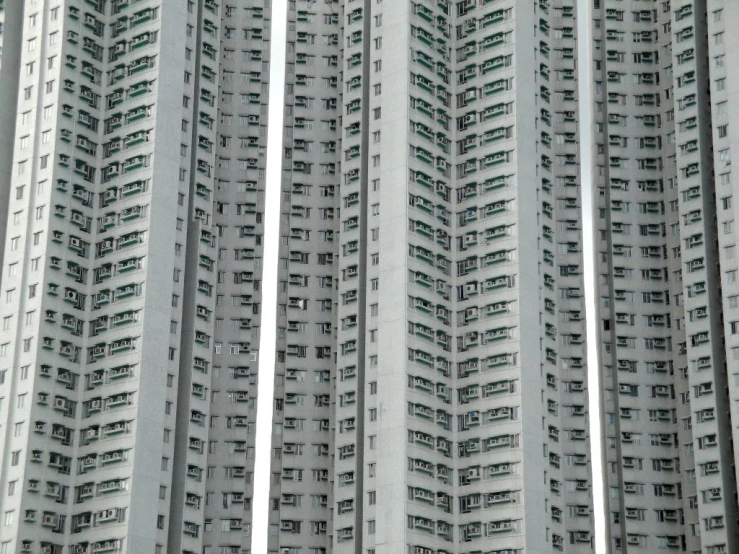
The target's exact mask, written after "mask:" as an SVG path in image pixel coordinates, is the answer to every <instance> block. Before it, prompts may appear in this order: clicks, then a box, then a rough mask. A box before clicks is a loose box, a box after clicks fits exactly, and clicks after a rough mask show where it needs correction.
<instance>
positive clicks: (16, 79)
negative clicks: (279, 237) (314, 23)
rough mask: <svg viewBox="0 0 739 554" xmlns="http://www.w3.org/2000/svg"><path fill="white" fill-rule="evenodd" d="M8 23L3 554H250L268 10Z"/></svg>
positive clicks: (174, 4)
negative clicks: (243, 553) (113, 553)
mask: <svg viewBox="0 0 739 554" xmlns="http://www.w3.org/2000/svg"><path fill="white" fill-rule="evenodd" d="M0 11H2V19H0V21H3V24H4V28H3V45H2V47H3V50H2V68H1V69H0V106H1V107H0V110H1V115H0V121H2V123H3V126H4V132H3V136H2V139H0V140H2V142H0V171H2V174H3V176H4V178H5V177H7V178H8V179H9V181H7V182H5V183H4V184H3V187H2V189H3V192H2V195H3V196H2V197H1V198H0V200H1V201H2V206H3V209H2V212H3V215H2V218H3V223H4V224H3V225H2V228H3V231H2V232H3V233H4V235H3V237H4V239H3V244H4V249H5V251H6V252H7V255H6V256H5V257H4V260H3V267H2V295H3V298H4V299H5V301H4V302H3V303H2V306H1V307H0V318H2V321H3V330H2V335H1V336H2V344H0V421H1V422H2V427H1V428H2V433H0V464H1V465H0V517H1V518H2V520H0V551H2V552H3V554H10V553H25V552H28V553H31V552H33V553H43V554H62V553H63V554H85V553H103V552H149V553H155V554H160V553H162V552H183V553H191V554H194V553H197V554H201V553H211V552H212V553H214V554H215V552H218V553H219V554H224V553H229V554H231V553H233V552H249V545H250V540H251V539H250V534H251V527H250V525H251V524H250V522H251V491H252V471H253V458H254V444H253V440H254V421H255V416H256V412H255V408H256V405H255V403H256V398H255V397H256V390H255V389H256V380H257V367H258V342H257V341H258V340H259V320H260V315H259V314H260V312H261V310H260V307H261V296H260V282H261V263H260V262H261V253H262V248H263V246H262V241H261V235H262V223H263V221H262V216H263V209H264V163H265V149H266V124H267V121H266V103H267V96H268V89H267V86H268V85H267V83H268V79H267V75H268V72H269V63H268V58H269V42H267V41H268V39H269V20H270V11H269V9H268V6H266V5H265V4H263V3H262V2H253V3H250V4H249V6H241V5H239V6H236V5H226V4H224V3H221V2H216V1H215V0H164V1H159V2H154V1H151V0H116V1H107V0H94V1H93V0H88V1H82V0H76V1H73V0H67V1H64V0H29V1H28V2H4V3H0Z"/></svg>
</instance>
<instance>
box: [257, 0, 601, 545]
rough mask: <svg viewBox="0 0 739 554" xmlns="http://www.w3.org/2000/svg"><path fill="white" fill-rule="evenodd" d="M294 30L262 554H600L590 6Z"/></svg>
mask: <svg viewBox="0 0 739 554" xmlns="http://www.w3.org/2000/svg"><path fill="white" fill-rule="evenodd" d="M288 10H289V11H288V23H287V61H286V73H285V75H286V90H285V94H286V96H285V118H286V120H285V133H284V145H283V146H284V152H283V166H282V171H283V173H282V195H283V197H282V205H281V220H280V237H281V243H280V255H279V257H280V266H279V275H280V277H279V280H280V282H279V290H280V292H279V299H278V312H277V314H278V315H277V317H278V329H277V337H278V338H277V341H278V343H277V364H276V374H275V399H274V400H275V413H274V421H275V425H274V435H273V444H272V446H273V450H272V452H271V456H272V475H271V493H270V502H271V505H270V529H269V540H270V545H269V552H272V553H279V554H326V553H329V552H331V553H348V552H362V553H365V554H374V553H378V554H379V553H383V554H390V553H393V554H401V553H402V554H445V553H455V554H456V553H459V554H472V553H480V552H485V553H487V554H503V553H506V554H511V553H516V554H522V553H524V552H556V551H563V552H573V553H574V552H592V550H593V546H592V533H593V517H592V497H591V472H590V454H589V452H590V451H589V432H588V427H589V425H588V408H587V406H588V400H587V392H586V389H587V369H586V364H585V358H586V353H585V345H584V343H585V340H584V336H585V327H584V321H583V320H584V309H585V307H584V301H583V287H584V281H583V276H582V263H583V254H582V251H581V244H582V230H581V221H582V207H581V201H580V184H579V179H578V173H579V158H578V117H577V111H578V104H577V78H576V71H577V66H576V59H577V40H576V29H575V28H576V17H575V16H576V13H575V2H574V1H569V0H562V1H559V0H557V1H541V2H514V1H513V0H499V1H495V2H491V1H488V2H485V1H477V0H471V1H462V2H448V1H445V0H438V1H433V2H432V1H430V0H425V1H390V0H384V1H383V0H365V1H354V2H341V1H333V2H331V1H328V2H313V1H305V0H297V1H291V2H289V3H288Z"/></svg>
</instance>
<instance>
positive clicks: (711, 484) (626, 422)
mask: <svg viewBox="0 0 739 554" xmlns="http://www.w3.org/2000/svg"><path fill="white" fill-rule="evenodd" d="M593 18H594V19H593V21H592V23H593V33H594V35H593V38H594V41H593V48H594V50H593V52H594V63H595V67H594V70H595V72H594V73H595V78H594V84H593V86H594V93H595V101H596V121H595V123H596V134H595V137H596V143H597V151H596V153H595V154H596V157H595V159H596V163H595V174H594V176H593V179H594V183H595V186H596V187H597V190H598V193H599V194H598V197H597V202H598V206H597V208H598V212H597V213H596V214H594V217H595V221H596V229H597V230H598V232H599V233H600V236H599V237H596V244H597V245H598V256H599V260H598V263H599V264H600V269H599V273H600V276H599V277H600V281H599V284H598V287H599V303H598V311H599V313H598V316H599V319H598V326H599V329H600V338H601V340H600V343H601V344H600V347H601V348H600V351H599V355H600V358H601V362H602V364H601V365H602V382H603V390H602V393H601V394H602V397H603V400H604V404H603V407H604V414H603V415H604V418H603V431H604V437H605V444H604V450H603V453H602V456H603V460H604V468H605V481H606V482H605V487H606V488H605V491H604V492H605V496H606V502H607V510H606V512H607V517H608V522H607V532H608V541H609V548H610V549H611V550H610V551H613V552H629V553H637V552H655V551H658V550H661V549H672V550H675V551H682V552H691V553H693V554H697V553H704V554H718V553H725V552H735V551H737V549H738V548H739V544H737V522H736V519H737V518H736V514H737V506H736V474H735V471H736V468H735V467H734V465H735V460H736V457H737V453H736V450H735V438H734V437H735V429H734V426H733V425H732V422H735V421H736V417H737V414H736V409H737V406H736V397H737V387H736V384H737V377H736V373H737V359H739V350H737V349H736V338H735V336H734V335H735V334H736V333H737V332H738V331H739V329H737V328H736V323H735V322H734V319H736V315H735V312H736V307H737V296H736V290H735V289H736V287H737V285H736V283H735V281H736V259H735V258H736V256H735V239H736V232H735V227H734V214H735V212H736V208H735V206H734V203H733V200H732V197H733V191H734V188H735V185H734V184H732V181H733V180H734V179H733V178H732V171H731V159H730V151H731V145H732V142H734V140H735V136H736V126H735V125H734V124H733V122H732V121H731V120H732V119H734V118H735V117H736V116H735V112H736V105H735V102H736V79H737V77H736V74H737V63H736V59H735V57H733V56H732V55H731V52H732V46H736V40H737V39H736V33H735V32H734V30H735V28H736V27H735V26H736V24H737V23H739V6H737V5H736V3H735V2H728V1H700V0H699V1H672V2H659V3H657V2H654V3H646V2H632V3H628V4H627V3H624V2H617V1H611V0H603V1H601V2H596V3H595V9H594V13H593Z"/></svg>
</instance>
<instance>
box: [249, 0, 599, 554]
mask: <svg viewBox="0 0 739 554" xmlns="http://www.w3.org/2000/svg"><path fill="white" fill-rule="evenodd" d="M267 1H268V0H267ZM314 1H315V0H314ZM393 1H396V2H399V1H408V0H393ZM577 7H578V20H577V21H578V36H579V37H580V39H581V40H580V42H579V45H578V58H579V64H578V67H579V74H578V78H579V92H580V121H583V122H590V124H588V125H583V126H582V127H581V129H580V162H581V167H580V170H581V190H582V206H583V219H584V221H583V258H584V277H585V284H586V286H585V304H586V318H587V319H586V321H587V329H586V337H587V344H588V347H589V348H588V359H587V363H588V381H589V389H590V395H589V398H590V406H589V412H590V413H589V415H590V446H591V457H590V458H591V467H592V472H593V488H592V490H593V503H594V509H595V511H594V519H595V534H596V539H595V552H596V554H606V539H605V534H604V533H605V512H604V506H603V477H602V476H603V467H602V464H601V457H600V452H601V447H602V438H601V432H600V408H599V401H600V395H599V394H598V392H599V390H600V389H599V385H598V383H599V372H598V356H597V354H598V348H597V345H598V338H597V317H596V312H595V310H596V307H597V305H596V303H597V291H596V290H595V286H594V285H595V283H596V277H597V276H596V274H595V271H596V270H595V259H596V258H595V254H596V253H595V245H594V234H593V218H592V214H593V213H594V206H593V202H594V200H595V194H593V192H594V191H593V190H591V187H593V182H592V178H591V176H592V174H593V172H592V159H591V148H592V134H593V124H592V121H593V120H592V111H593V102H592V97H591V87H590V83H591V71H592V67H593V64H592V63H591V59H590V58H591V53H590V34H591V25H590V21H591V18H590V2H589V1H588V0H577ZM286 22H287V0H272V31H271V34H270V36H271V44H270V87H269V90H270V94H269V111H268V117H269V123H268V124H269V128H268V132H267V175H266V181H267V186H266V194H265V218H264V257H263V260H262V263H263V275H262V321H261V325H260V329H261V336H260V345H259V356H260V360H259V380H258V382H259V385H258V390H257V433H256V460H255V468H254V477H253V483H254V494H253V499H252V513H253V519H252V546H251V551H252V553H253V554H266V552H267V533H268V525H269V521H268V520H269V513H270V507H269V486H270V482H271V477H272V476H271V471H270V463H271V451H272V449H271V438H272V398H273V396H274V367H275V340H276V334H275V332H276V322H277V313H276V312H277V302H276V299H277V267H278V252H279V244H280V238H279V229H280V196H281V186H282V184H281V181H282V178H281V177H282V175H281V173H282V169H281V165H282V136H283V131H282V128H283V114H284V110H283V106H284V103H285V102H284V91H285V33H286V27H287V23H286Z"/></svg>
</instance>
